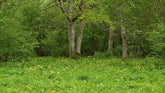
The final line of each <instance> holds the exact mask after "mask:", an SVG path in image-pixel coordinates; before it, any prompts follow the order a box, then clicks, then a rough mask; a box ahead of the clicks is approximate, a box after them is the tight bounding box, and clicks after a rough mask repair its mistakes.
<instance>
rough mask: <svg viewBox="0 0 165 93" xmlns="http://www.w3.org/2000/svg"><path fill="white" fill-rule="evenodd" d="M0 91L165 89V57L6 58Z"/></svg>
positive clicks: (156, 92) (127, 92) (164, 92)
mask: <svg viewBox="0 0 165 93" xmlns="http://www.w3.org/2000/svg"><path fill="white" fill-rule="evenodd" d="M0 93H165V60H162V59H156V58H147V59H134V60H128V61H125V62H123V61H122V60H121V59H118V58H109V59H95V58H82V59H75V60H74V59H68V58H51V57H44V58H33V59H30V58H29V59H28V61H21V62H4V63H0Z"/></svg>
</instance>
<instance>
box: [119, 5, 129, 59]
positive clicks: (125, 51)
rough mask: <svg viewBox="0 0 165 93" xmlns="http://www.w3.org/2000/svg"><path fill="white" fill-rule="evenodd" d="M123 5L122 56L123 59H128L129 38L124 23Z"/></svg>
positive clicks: (121, 15) (121, 10)
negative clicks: (127, 38)
mask: <svg viewBox="0 0 165 93" xmlns="http://www.w3.org/2000/svg"><path fill="white" fill-rule="evenodd" d="M122 12H123V7H122V6H120V22H121V36H122V58H123V60H126V59H127V40H126V36H125V34H126V29H125V24H124V17H123V14H122Z"/></svg>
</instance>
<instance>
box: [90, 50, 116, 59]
mask: <svg viewBox="0 0 165 93" xmlns="http://www.w3.org/2000/svg"><path fill="white" fill-rule="evenodd" d="M93 57H94V58H111V57H114V55H113V53H110V52H108V51H106V52H99V51H97V52H95V54H94V56H93Z"/></svg>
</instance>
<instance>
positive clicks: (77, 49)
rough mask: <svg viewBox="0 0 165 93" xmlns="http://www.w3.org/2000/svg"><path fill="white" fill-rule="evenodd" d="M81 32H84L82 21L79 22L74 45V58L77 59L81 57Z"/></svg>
mask: <svg viewBox="0 0 165 93" xmlns="http://www.w3.org/2000/svg"><path fill="white" fill-rule="evenodd" d="M83 30H84V19H82V20H80V23H79V31H78V36H77V43H76V56H77V57H79V58H80V57H81V43H82V37H83Z"/></svg>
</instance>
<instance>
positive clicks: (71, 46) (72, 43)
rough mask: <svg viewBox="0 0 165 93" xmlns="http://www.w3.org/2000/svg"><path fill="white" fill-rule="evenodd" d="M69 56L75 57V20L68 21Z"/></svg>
mask: <svg viewBox="0 0 165 93" xmlns="http://www.w3.org/2000/svg"><path fill="white" fill-rule="evenodd" d="M68 39H69V57H70V58H74V57H76V54H75V22H70V21H68Z"/></svg>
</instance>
